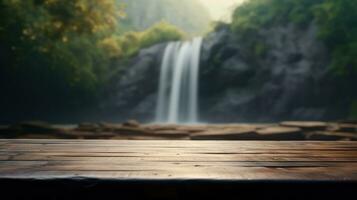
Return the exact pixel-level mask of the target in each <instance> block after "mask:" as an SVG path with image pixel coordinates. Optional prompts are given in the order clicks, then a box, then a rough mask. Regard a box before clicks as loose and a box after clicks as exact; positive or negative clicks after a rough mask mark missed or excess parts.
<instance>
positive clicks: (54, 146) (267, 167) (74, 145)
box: [0, 140, 357, 181]
mask: <svg viewBox="0 0 357 200" xmlns="http://www.w3.org/2000/svg"><path fill="white" fill-rule="evenodd" d="M76 177H81V178H99V179H116V180H128V179H130V180H147V179H148V180H156V179H160V180H162V179H164V180H171V179H175V180H177V179H179V180H181V179H183V180H192V179H200V180H201V179H203V180H208V179H209V180H230V181H231V180H233V181H251V180H297V181H300V180H302V181H306V180H308V181H309V180H313V181H324V180H327V181H357V142H348V141H340V142H305V141H299V142H285V141H284V142H272V141H266V142H264V141H126V140H120V141H119V140H118V141H114V140H0V179H4V178H7V179H8V178H10V179H58V178H76Z"/></svg>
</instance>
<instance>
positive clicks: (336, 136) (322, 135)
mask: <svg viewBox="0 0 357 200" xmlns="http://www.w3.org/2000/svg"><path fill="white" fill-rule="evenodd" d="M306 139H307V140H321V141H336V140H353V141H357V134H355V133H343V132H330V131H318V132H313V133H308V134H307V136H306Z"/></svg>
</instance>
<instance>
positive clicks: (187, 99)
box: [156, 38, 202, 123]
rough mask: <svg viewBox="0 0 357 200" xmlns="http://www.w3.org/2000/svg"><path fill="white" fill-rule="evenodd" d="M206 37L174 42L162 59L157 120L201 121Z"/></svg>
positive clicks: (172, 121)
mask: <svg viewBox="0 0 357 200" xmlns="http://www.w3.org/2000/svg"><path fill="white" fill-rule="evenodd" d="M201 45H202V38H194V39H193V40H191V41H186V42H171V43H169V44H168V45H167V46H166V49H165V53H164V56H163V58H162V63H161V70H160V81H159V95H158V100H157V110H156V121H157V122H161V123H197V122H198V78H199V64H200V52H201Z"/></svg>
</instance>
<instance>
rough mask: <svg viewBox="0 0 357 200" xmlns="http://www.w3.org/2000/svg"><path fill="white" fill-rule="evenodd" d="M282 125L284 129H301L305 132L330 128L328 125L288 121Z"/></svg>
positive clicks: (324, 123)
mask: <svg viewBox="0 0 357 200" xmlns="http://www.w3.org/2000/svg"><path fill="white" fill-rule="evenodd" d="M280 125H281V126H283V127H297V128H301V129H302V130H303V131H321V130H326V129H327V128H328V123H326V122H315V121H288V122H281V123H280Z"/></svg>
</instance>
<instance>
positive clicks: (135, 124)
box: [123, 120, 140, 128]
mask: <svg viewBox="0 0 357 200" xmlns="http://www.w3.org/2000/svg"><path fill="white" fill-rule="evenodd" d="M123 126H126V127H134V128H137V127H140V123H139V122H138V121H136V120H129V121H127V122H124V123H123Z"/></svg>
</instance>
